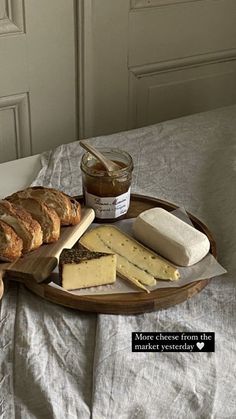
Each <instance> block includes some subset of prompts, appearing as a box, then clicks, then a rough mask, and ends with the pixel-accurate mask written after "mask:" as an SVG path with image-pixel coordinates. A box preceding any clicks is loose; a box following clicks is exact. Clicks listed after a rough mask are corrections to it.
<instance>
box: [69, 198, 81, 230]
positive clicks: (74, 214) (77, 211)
mask: <svg viewBox="0 0 236 419" xmlns="http://www.w3.org/2000/svg"><path fill="white" fill-rule="evenodd" d="M70 203H71V219H70V222H71V224H72V225H76V224H79V222H80V220H81V206H80V204H79V202H78V201H76V200H75V199H73V198H70Z"/></svg>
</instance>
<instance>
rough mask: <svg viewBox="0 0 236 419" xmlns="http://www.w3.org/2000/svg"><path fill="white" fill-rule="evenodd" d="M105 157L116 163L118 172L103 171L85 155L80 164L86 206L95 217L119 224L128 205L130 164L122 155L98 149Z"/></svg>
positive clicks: (98, 164) (91, 158) (93, 158)
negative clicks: (118, 221) (92, 211)
mask: <svg viewBox="0 0 236 419" xmlns="http://www.w3.org/2000/svg"><path fill="white" fill-rule="evenodd" d="M99 151H101V153H102V154H104V156H105V157H107V158H108V159H110V160H112V161H113V162H115V163H117V164H118V165H119V166H120V169H118V170H114V171H112V172H109V174H108V172H107V171H106V169H105V168H104V166H103V165H102V163H100V162H99V161H98V160H97V159H96V157H94V156H93V155H92V154H90V153H89V152H88V153H85V154H84V155H83V157H82V160H81V165H80V167H81V170H82V182H83V194H84V201H85V205H86V206H88V207H90V208H93V209H94V211H95V217H96V219H98V220H100V221H101V220H103V221H106V222H109V221H110V222H111V221H116V220H120V219H121V218H123V217H124V216H125V214H126V213H127V211H128V208H129V204H130V186H131V179H132V170H133V160H132V157H131V156H130V155H129V154H128V153H126V152H125V151H121V150H118V149H110V148H102V149H99Z"/></svg>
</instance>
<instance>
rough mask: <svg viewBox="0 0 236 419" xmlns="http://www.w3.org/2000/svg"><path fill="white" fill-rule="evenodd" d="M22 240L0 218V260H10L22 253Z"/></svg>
mask: <svg viewBox="0 0 236 419" xmlns="http://www.w3.org/2000/svg"><path fill="white" fill-rule="evenodd" d="M22 249H23V241H22V239H21V238H20V237H19V236H18V235H17V234H16V232H15V231H14V230H13V228H12V227H10V226H9V225H8V224H6V223H4V221H1V220H0V260H3V261H6V262H12V261H14V260H15V259H18V258H19V257H21V255H22Z"/></svg>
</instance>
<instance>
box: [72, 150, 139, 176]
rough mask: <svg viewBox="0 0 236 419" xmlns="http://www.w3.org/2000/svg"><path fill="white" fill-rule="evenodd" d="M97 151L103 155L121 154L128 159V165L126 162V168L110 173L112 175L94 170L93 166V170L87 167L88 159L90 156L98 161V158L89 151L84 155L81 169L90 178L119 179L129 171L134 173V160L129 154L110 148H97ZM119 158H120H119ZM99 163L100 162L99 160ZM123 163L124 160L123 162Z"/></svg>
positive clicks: (104, 171)
mask: <svg viewBox="0 0 236 419" xmlns="http://www.w3.org/2000/svg"><path fill="white" fill-rule="evenodd" d="M96 148H97V150H99V151H101V152H102V153H104V154H105V153H116V154H119V155H120V156H123V157H125V158H126V159H127V164H126V162H124V163H125V164H126V166H125V167H121V168H120V169H117V170H113V171H112V172H110V174H108V172H107V171H106V170H105V169H104V170H96V169H94V168H92V167H93V166H91V168H90V167H89V166H87V165H86V163H85V162H86V159H88V157H89V155H90V156H92V157H93V158H94V160H95V161H96V160H97V159H96V157H94V156H93V155H92V154H91V153H90V152H89V151H87V152H86V153H84V154H83V155H82V158H81V162H80V168H81V170H82V171H84V172H85V173H87V174H89V176H94V177H98V176H102V177H106V176H107V177H110V178H111V177H118V176H120V175H122V174H124V173H126V172H127V170H128V171H132V170H133V159H132V157H131V155H130V154H129V153H127V151H124V150H121V149H119V148H108V147H96ZM117 158H118V156H117ZM97 161H98V160H97ZM121 162H122V160H121Z"/></svg>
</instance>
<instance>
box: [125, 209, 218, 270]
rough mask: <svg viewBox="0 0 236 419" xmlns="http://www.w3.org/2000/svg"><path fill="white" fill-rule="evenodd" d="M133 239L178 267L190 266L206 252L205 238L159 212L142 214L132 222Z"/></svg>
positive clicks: (162, 211) (188, 226)
mask: <svg viewBox="0 0 236 419" xmlns="http://www.w3.org/2000/svg"><path fill="white" fill-rule="evenodd" d="M133 231H134V235H135V237H136V238H137V239H138V240H140V241H141V242H142V243H144V244H145V245H146V246H148V247H150V248H151V249H153V250H154V251H156V252H157V253H159V254H160V255H162V256H164V257H165V258H167V259H168V260H170V261H171V262H173V263H175V264H176V265H179V266H191V265H194V264H195V263H197V262H199V261H200V260H201V259H203V258H204V257H205V256H206V255H207V253H208V252H209V249H210V242H209V240H208V238H207V236H206V235H205V234H203V233H202V232H200V231H199V230H197V229H195V228H194V227H192V226H191V225H189V224H187V223H185V222H184V221H182V220H180V219H179V218H178V217H176V216H175V215H173V214H171V213H170V212H168V211H166V210H164V209H163V208H152V209H150V210H147V211H144V212H142V213H141V214H140V215H139V216H138V217H137V218H136V220H135V221H134V224H133Z"/></svg>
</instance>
